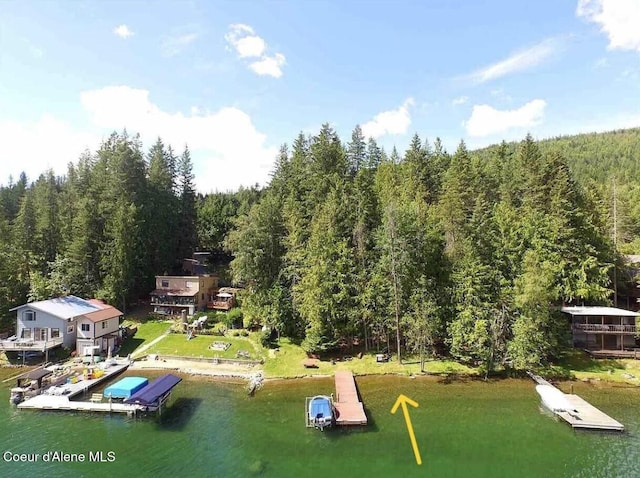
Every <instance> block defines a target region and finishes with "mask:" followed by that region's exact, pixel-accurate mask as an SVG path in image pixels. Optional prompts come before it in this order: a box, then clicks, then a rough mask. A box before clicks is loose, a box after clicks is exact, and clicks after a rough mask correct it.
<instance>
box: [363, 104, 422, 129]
mask: <svg viewBox="0 0 640 478" xmlns="http://www.w3.org/2000/svg"><path fill="white" fill-rule="evenodd" d="M413 104H414V101H413V98H407V99H406V100H405V101H404V103H402V105H400V107H399V108H397V109H395V110H389V111H383V112H381V113H378V114H377V115H375V116H374V117H373V119H372V120H370V121H367V122H366V123H365V124H363V125H362V134H364V136H365V137H371V138H379V137H380V136H384V135H386V134H404V133H406V132H407V130H408V129H409V126H410V125H411V115H410V113H409V108H410V107H411V106H413Z"/></svg>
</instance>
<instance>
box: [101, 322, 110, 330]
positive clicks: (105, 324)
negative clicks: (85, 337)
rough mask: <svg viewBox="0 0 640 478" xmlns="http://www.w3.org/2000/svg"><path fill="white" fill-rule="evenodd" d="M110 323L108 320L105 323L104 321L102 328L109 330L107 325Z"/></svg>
mask: <svg viewBox="0 0 640 478" xmlns="http://www.w3.org/2000/svg"><path fill="white" fill-rule="evenodd" d="M108 322H109V321H108V320H105V321H103V322H102V328H103V329H106V328H107V323H108Z"/></svg>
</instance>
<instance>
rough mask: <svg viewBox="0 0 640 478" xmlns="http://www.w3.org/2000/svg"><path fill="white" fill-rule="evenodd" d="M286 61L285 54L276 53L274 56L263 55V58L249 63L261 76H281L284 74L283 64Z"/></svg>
mask: <svg viewBox="0 0 640 478" xmlns="http://www.w3.org/2000/svg"><path fill="white" fill-rule="evenodd" d="M285 63H286V61H285V58H284V55H283V54H282V53H276V54H275V55H273V56H263V57H262V59H261V60H258V61H254V62H253V63H251V64H249V68H250V69H251V70H252V71H253V72H254V73H255V74H256V75H259V76H273V77H274V78H280V77H281V76H282V66H283V65H284V64H285Z"/></svg>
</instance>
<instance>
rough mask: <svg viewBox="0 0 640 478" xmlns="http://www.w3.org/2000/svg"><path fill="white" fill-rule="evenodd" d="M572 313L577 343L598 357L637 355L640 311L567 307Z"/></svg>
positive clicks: (576, 344)
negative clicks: (637, 323)
mask: <svg viewBox="0 0 640 478" xmlns="http://www.w3.org/2000/svg"><path fill="white" fill-rule="evenodd" d="M562 312H564V313H566V314H569V315H570V316H571V331H572V336H573V346H574V347H579V348H582V349H585V350H586V351H588V352H589V353H590V354H591V355H593V356H596V357H636V356H640V355H638V351H637V343H636V336H637V334H638V327H637V325H636V321H637V318H638V317H639V316H640V314H639V313H637V312H633V311H631V310H624V309H617V308H615V307H563V308H562Z"/></svg>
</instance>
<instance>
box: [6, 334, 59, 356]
mask: <svg viewBox="0 0 640 478" xmlns="http://www.w3.org/2000/svg"><path fill="white" fill-rule="evenodd" d="M61 344H62V337H56V338H54V339H49V340H30V339H13V340H12V339H8V340H0V350H2V351H4V352H21V351H25V350H26V351H29V350H32V351H34V352H44V351H45V350H49V349H52V348H54V347H57V346H58V345H61Z"/></svg>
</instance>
